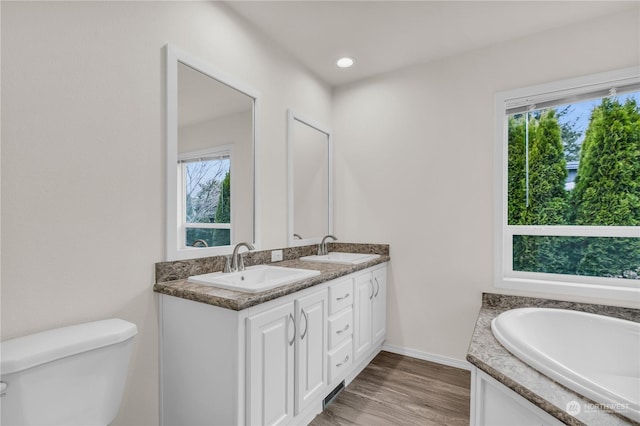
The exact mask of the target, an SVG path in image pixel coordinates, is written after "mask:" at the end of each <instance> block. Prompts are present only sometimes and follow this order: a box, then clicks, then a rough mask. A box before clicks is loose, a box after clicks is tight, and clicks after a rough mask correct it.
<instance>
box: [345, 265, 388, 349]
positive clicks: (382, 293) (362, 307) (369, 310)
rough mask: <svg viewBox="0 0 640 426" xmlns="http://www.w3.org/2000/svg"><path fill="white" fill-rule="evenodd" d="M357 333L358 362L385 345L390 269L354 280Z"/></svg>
mask: <svg viewBox="0 0 640 426" xmlns="http://www.w3.org/2000/svg"><path fill="white" fill-rule="evenodd" d="M354 286H355V301H354V314H355V329H354V332H353V335H354V336H353V338H354V356H355V359H356V361H357V360H360V359H362V358H363V357H364V356H365V355H366V354H368V353H369V351H370V350H371V348H372V347H376V346H378V345H379V344H381V343H382V341H383V340H384V337H385V335H386V331H387V328H386V323H387V269H386V267H382V268H376V269H373V270H372V271H369V272H365V273H361V274H358V275H356V276H355V278H354Z"/></svg>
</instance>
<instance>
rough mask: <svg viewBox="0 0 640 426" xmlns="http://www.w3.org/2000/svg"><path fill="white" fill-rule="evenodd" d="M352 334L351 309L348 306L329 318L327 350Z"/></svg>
mask: <svg viewBox="0 0 640 426" xmlns="http://www.w3.org/2000/svg"><path fill="white" fill-rule="evenodd" d="M351 334H353V309H351V308H350V307H349V308H348V309H345V311H344V312H341V313H339V314H338V315H336V316H335V317H333V318H331V319H330V320H329V350H333V348H335V347H336V346H338V345H339V344H340V343H342V342H344V341H345V340H347V339H348V338H350V337H351Z"/></svg>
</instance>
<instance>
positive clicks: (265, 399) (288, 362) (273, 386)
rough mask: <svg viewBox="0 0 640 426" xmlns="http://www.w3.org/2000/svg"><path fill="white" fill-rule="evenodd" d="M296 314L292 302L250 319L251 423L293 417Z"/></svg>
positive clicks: (249, 375)
mask: <svg viewBox="0 0 640 426" xmlns="http://www.w3.org/2000/svg"><path fill="white" fill-rule="evenodd" d="M294 315H295V312H294V303H293V301H291V302H287V303H285V304H283V305H279V306H277V307H275V308H272V309H270V310H268V311H265V312H261V313H259V314H256V315H254V316H252V317H249V318H247V332H248V336H247V344H248V347H247V355H248V358H247V377H248V378H249V379H248V380H247V382H248V385H247V424H251V425H258V424H260V425H276V424H284V423H289V422H290V421H291V420H292V419H293V391H294V388H293V387H294V345H295V340H296V334H297V333H296V325H295V317H294ZM220 368H224V366H221V367H220Z"/></svg>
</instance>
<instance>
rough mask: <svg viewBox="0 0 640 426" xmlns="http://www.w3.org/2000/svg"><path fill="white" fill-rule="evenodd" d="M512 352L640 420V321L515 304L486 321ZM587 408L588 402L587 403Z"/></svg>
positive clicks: (598, 402)
mask: <svg viewBox="0 0 640 426" xmlns="http://www.w3.org/2000/svg"><path fill="white" fill-rule="evenodd" d="M491 331H492V332H493V335H494V336H495V337H496V339H497V340H498V341H499V342H500V343H501V344H502V345H503V346H504V347H505V348H506V349H507V350H508V351H509V352H511V353H512V354H513V355H515V356H516V357H518V358H519V359H521V360H522V361H524V362H525V363H526V364H528V365H530V366H531V367H533V368H535V369H536V370H538V371H539V372H541V373H542V374H544V375H546V376H548V377H550V378H552V379H553V380H555V381H556V382H558V383H560V384H562V385H563V386H565V387H567V388H569V389H571V390H573V391H575V392H578V393H580V394H582V395H583V396H585V397H587V398H589V399H591V400H592V401H594V402H595V403H596V404H594V406H593V407H592V409H598V408H606V409H607V410H609V411H616V412H618V413H619V414H621V415H623V416H625V417H628V418H630V419H632V420H635V421H637V422H640V323H636V322H632V321H626V320H622V319H617V318H612V317H606V316H602V315H595V314H589V313H585V312H578V311H571V310H564V309H548V308H519V309H512V310H509V311H506V312H503V313H501V314H500V315H498V316H497V317H496V318H494V319H493V321H492V322H491ZM587 408H588V407H587Z"/></svg>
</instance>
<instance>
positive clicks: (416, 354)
mask: <svg viewBox="0 0 640 426" xmlns="http://www.w3.org/2000/svg"><path fill="white" fill-rule="evenodd" d="M382 350H383V351H387V352H393V353H394V354H399V355H406V356H410V357H412V358H417V359H421V360H423V361H430V362H435V363H437V364H442V365H447V366H449V367H455V368H461V369H463V370H469V371H471V367H472V365H471V363H470V362H467V361H462V360H459V359H455V358H449V357H447V356H442V355H436V354H431V353H429V352H422V351H418V350H416V349H410V348H402V347H400V346H394V345H388V344H386V343H385V344H384V345H382Z"/></svg>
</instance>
